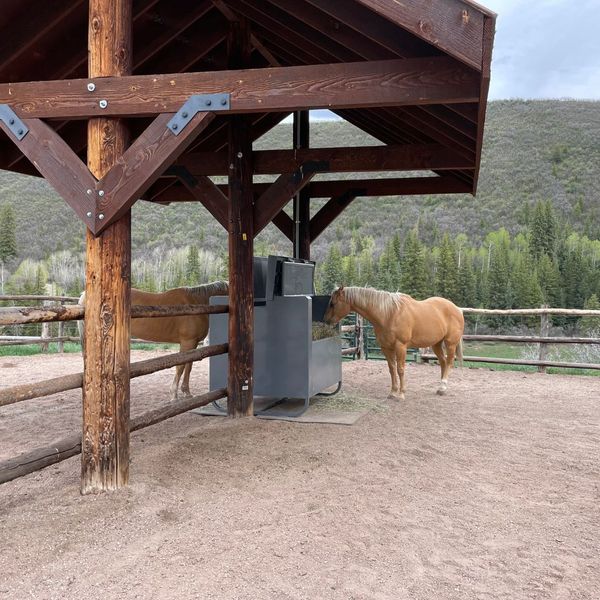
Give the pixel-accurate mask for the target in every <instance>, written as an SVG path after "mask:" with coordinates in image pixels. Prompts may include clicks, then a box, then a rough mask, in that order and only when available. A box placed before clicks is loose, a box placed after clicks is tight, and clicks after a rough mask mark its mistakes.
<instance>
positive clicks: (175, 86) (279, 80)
mask: <svg viewBox="0 0 600 600" xmlns="http://www.w3.org/2000/svg"><path fill="white" fill-rule="evenodd" d="M92 81H93V83H94V84H95V86H96V89H95V91H94V93H93V94H92V93H90V92H88V91H87V84H88V83H89V80H86V79H76V80H67V81H41V82H34V83H31V82H29V83H15V84H0V103H3V104H9V105H11V106H12V108H13V109H14V110H15V112H17V114H19V116H21V118H26V117H38V118H89V117H98V116H100V115H104V116H107V117H108V116H143V115H149V114H157V113H167V112H176V111H177V110H179V108H181V106H182V105H183V103H184V102H185V101H186V100H187V99H188V98H189V97H190V96H191V95H192V94H202V93H214V92H225V93H230V94H231V109H230V111H229V113H230V114H240V113H249V112H283V111H287V112H289V111H294V110H301V109H307V108H331V109H344V108H368V107H378V106H409V105H427V104H452V103H454V102H459V103H465V102H474V101H477V100H478V98H479V77H478V75H477V73H476V72H475V71H473V70H471V69H468V68H465V67H464V66H462V65H461V64H460V63H458V62H457V61H455V60H453V59H451V58H447V57H443V56H440V57H432V58H415V59H406V60H389V61H387V60H386V61H378V62H357V63H346V64H326V65H310V66H299V67H272V68H266V69H249V70H245V71H240V70H230V71H219V72H212V73H211V72H206V73H183V74H177V73H172V74H169V75H137V76H129V77H106V78H100V79H93V80H92ZM131 90H135V91H134V92H132V91H131ZM99 99H103V100H106V101H107V105H106V107H105V108H104V109H103V108H100V106H99Z"/></svg>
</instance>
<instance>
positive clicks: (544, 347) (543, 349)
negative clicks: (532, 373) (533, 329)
mask: <svg viewBox="0 0 600 600" xmlns="http://www.w3.org/2000/svg"><path fill="white" fill-rule="evenodd" d="M542 308H548V305H547V304H544V305H543V306H542ZM549 335H550V315H548V314H547V313H543V314H541V315H540V337H548V336H549ZM538 360H539V361H540V362H542V361H545V360H548V344H546V343H544V342H540V351H539V355H538ZM545 372H546V367H545V366H542V365H539V366H538V373H545Z"/></svg>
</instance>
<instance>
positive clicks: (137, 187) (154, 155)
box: [94, 112, 215, 234]
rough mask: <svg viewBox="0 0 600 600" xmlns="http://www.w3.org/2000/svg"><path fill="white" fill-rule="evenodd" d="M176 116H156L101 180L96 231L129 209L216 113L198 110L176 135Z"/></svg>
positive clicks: (99, 183) (98, 231)
mask: <svg viewBox="0 0 600 600" xmlns="http://www.w3.org/2000/svg"><path fill="white" fill-rule="evenodd" d="M172 117H173V115H172V114H169V113H165V114H161V115H159V116H158V117H156V119H154V121H153V122H152V123H151V124H150V125H149V126H148V128H147V129H146V130H145V131H144V133H142V135H140V137H139V138H138V139H137V140H136V141H135V142H134V143H133V144H132V145H131V146H130V147H129V148H128V149H127V150H126V151H125V154H123V156H122V157H121V158H120V159H119V160H118V161H117V162H116V163H115V165H114V166H113V167H112V169H111V170H110V171H109V172H108V173H107V174H106V175H105V176H104V177H103V178H102V179H101V180H100V181H99V182H98V184H97V186H96V187H97V190H98V215H97V221H96V226H95V231H94V233H96V234H98V233H100V232H101V231H102V230H103V229H105V228H106V227H107V226H108V225H109V224H110V223H112V222H114V221H115V220H117V219H118V218H119V217H120V216H121V215H122V214H123V213H125V212H126V211H127V210H129V208H131V206H132V205H133V203H134V202H135V201H136V200H137V199H138V198H139V197H140V196H141V195H142V194H143V193H144V192H145V191H146V190H147V189H148V188H149V187H150V186H151V185H152V184H153V183H154V182H155V181H156V180H157V179H158V178H159V177H160V176H161V174H162V173H163V171H164V170H165V168H166V167H167V166H169V165H170V164H171V163H172V162H173V161H174V160H175V159H176V158H177V157H178V156H179V155H180V154H181V153H182V152H183V151H184V150H185V149H186V148H187V147H188V146H189V145H190V144H191V143H192V142H193V141H194V140H195V139H196V137H197V136H198V134H199V133H200V132H201V131H202V130H203V129H205V128H206V127H207V125H208V124H209V123H210V122H211V121H212V120H213V119H214V117H215V115H214V114H213V113H208V112H201V113H197V114H196V115H195V116H194V117H193V118H192V119H191V120H190V122H189V123H188V124H187V126H186V127H185V129H183V131H181V132H180V133H179V135H174V134H173V133H172V131H171V130H170V129H168V128H167V124H168V122H169V121H170V120H171V118H172Z"/></svg>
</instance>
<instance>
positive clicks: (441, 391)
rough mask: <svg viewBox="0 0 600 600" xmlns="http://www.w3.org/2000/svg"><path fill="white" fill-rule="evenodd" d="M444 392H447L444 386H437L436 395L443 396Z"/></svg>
mask: <svg viewBox="0 0 600 600" xmlns="http://www.w3.org/2000/svg"><path fill="white" fill-rule="evenodd" d="M446 392H447V390H446V388H439V389H438V391H437V395H438V396H445V395H446Z"/></svg>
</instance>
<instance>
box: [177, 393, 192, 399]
mask: <svg viewBox="0 0 600 600" xmlns="http://www.w3.org/2000/svg"><path fill="white" fill-rule="evenodd" d="M180 397H181V398H183V399H184V400H189V399H190V398H191V397H192V393H191V392H190V391H187V392H181V394H180Z"/></svg>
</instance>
